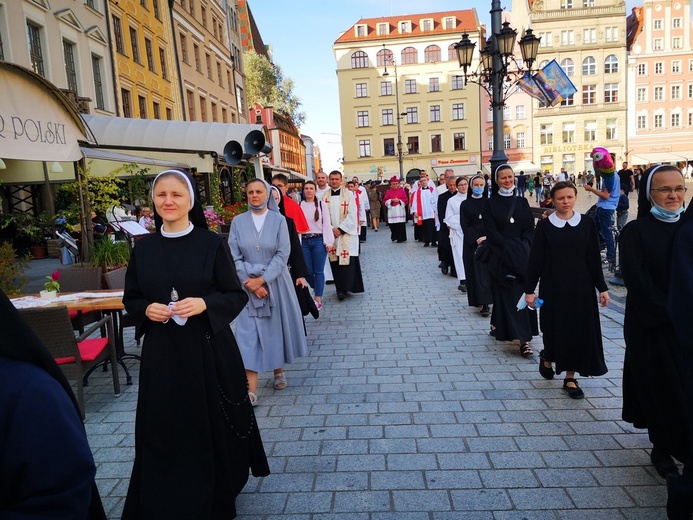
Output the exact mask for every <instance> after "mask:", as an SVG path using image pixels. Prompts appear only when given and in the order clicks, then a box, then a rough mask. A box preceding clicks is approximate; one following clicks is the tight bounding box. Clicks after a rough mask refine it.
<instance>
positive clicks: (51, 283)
mask: <svg viewBox="0 0 693 520" xmlns="http://www.w3.org/2000/svg"><path fill="white" fill-rule="evenodd" d="M46 278H48V281H47V282H46V283H44V284H43V287H44V289H45V290H44V291H41V293H40V294H41V298H44V299H46V300H49V299H51V298H55V297H56V296H57V295H58V291H60V283H58V280H60V271H53V274H51V275H50V276H46Z"/></svg>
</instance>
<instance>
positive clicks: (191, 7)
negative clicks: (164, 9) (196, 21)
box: [188, 0, 195, 18]
mask: <svg viewBox="0 0 693 520" xmlns="http://www.w3.org/2000/svg"><path fill="white" fill-rule="evenodd" d="M188 2H190V3H189V4H188V12H189V13H190V16H192V17H193V18H195V2H194V1H193V0H188Z"/></svg>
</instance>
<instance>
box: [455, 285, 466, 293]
mask: <svg viewBox="0 0 693 520" xmlns="http://www.w3.org/2000/svg"><path fill="white" fill-rule="evenodd" d="M457 289H458V290H459V291H462V292H465V293H466V292H467V284H465V283H463V282H460V285H458V286H457Z"/></svg>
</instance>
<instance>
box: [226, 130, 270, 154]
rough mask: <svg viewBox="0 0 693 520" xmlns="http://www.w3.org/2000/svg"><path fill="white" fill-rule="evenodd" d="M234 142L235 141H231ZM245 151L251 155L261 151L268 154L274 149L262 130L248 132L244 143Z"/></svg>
mask: <svg viewBox="0 0 693 520" xmlns="http://www.w3.org/2000/svg"><path fill="white" fill-rule="evenodd" d="M231 142H233V141H231ZM243 144H244V146H243V148H245V152H246V153H249V154H250V155H259V154H261V153H264V154H268V153H270V152H271V151H272V145H271V144H269V143H267V141H266V140H265V134H263V133H262V132H261V131H260V130H253V131H251V132H248V135H246V136H245V142H244V143H243Z"/></svg>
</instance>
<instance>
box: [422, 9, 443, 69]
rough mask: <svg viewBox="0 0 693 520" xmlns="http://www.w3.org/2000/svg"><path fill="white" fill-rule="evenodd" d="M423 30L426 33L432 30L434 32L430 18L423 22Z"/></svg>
mask: <svg viewBox="0 0 693 520" xmlns="http://www.w3.org/2000/svg"><path fill="white" fill-rule="evenodd" d="M421 30H422V31H424V32H430V31H431V30H433V22H432V21H431V20H430V19H428V18H427V19H426V20H422V22H421ZM439 61H440V60H439Z"/></svg>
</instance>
